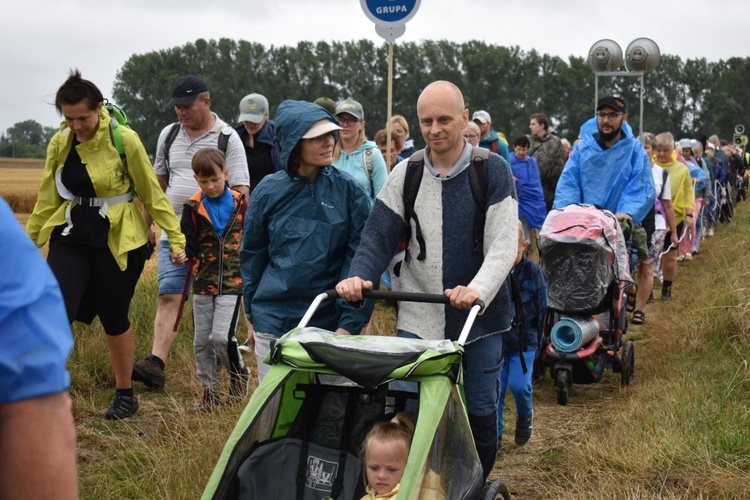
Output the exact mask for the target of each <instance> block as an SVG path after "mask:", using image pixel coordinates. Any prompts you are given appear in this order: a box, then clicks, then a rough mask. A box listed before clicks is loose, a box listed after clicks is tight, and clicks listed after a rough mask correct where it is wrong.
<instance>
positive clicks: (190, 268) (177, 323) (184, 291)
mask: <svg viewBox="0 0 750 500" xmlns="http://www.w3.org/2000/svg"><path fill="white" fill-rule="evenodd" d="M192 278H193V260H192V259H190V261H189V262H188V269H187V276H185V284H184V285H183V286H182V296H181V297H180V307H179V308H178V309H177V319H175V322H174V326H173V327H172V331H173V332H176V331H177V328H178V327H179V326H180V320H181V319H182V309H183V308H184V307H185V301H187V296H188V293H190V281H192Z"/></svg>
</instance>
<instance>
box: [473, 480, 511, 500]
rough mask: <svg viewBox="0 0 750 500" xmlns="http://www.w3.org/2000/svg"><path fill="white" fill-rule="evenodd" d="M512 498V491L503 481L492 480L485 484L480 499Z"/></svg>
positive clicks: (507, 499)
mask: <svg viewBox="0 0 750 500" xmlns="http://www.w3.org/2000/svg"><path fill="white" fill-rule="evenodd" d="M500 499H505V500H510V492H509V491H508V488H507V487H506V486H505V483H503V482H502V481H491V482H489V483H487V484H485V485H484V488H482V492H481V493H480V494H479V500H500Z"/></svg>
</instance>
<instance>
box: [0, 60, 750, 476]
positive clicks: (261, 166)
mask: <svg viewBox="0 0 750 500" xmlns="http://www.w3.org/2000/svg"><path fill="white" fill-rule="evenodd" d="M355 98H356V96H355ZM355 98H352V97H349V98H346V99H343V100H340V101H338V102H336V101H334V100H333V99H330V98H328V97H321V98H320V99H318V100H316V101H315V103H312V102H304V101H294V100H287V101H284V102H282V103H280V104H279V105H278V107H277V109H276V113H275V115H274V119H273V120H272V119H271V109H270V106H269V103H268V101H267V100H266V98H265V97H264V96H263V95H261V94H258V93H251V94H248V95H245V96H244V97H242V98H241V99H240V100H239V115H238V118H237V122H238V123H237V126H236V128H233V127H231V126H229V125H228V124H227V123H226V122H224V121H223V120H222V119H221V118H219V117H218V116H217V115H216V114H215V113H214V112H212V111H211V97H210V92H209V89H208V86H207V85H206V83H205V82H204V81H203V80H202V79H201V78H199V77H197V76H193V75H186V76H183V77H180V78H178V79H177V80H176V81H175V82H174V85H173V87H172V89H171V100H170V105H171V106H173V107H174V111H175V113H176V118H177V121H176V122H175V123H173V124H166V125H165V127H164V129H163V130H162V132H161V134H160V136H159V139H158V142H157V149H156V155H155V159H154V163H153V167H152V164H151V161H150V159H149V157H148V156H147V154H146V152H145V149H144V147H143V145H142V144H141V142H140V140H139V138H138V136H137V134H136V133H135V132H133V131H131V130H129V129H128V128H126V127H122V126H120V127H119V131H117V130H116V129H117V128H118V124H117V123H116V120H115V117H113V116H111V115H110V113H109V111H108V109H107V107H106V106H105V105H104V104H105V100H104V98H103V96H102V94H101V92H100V91H99V89H98V88H97V87H96V86H95V85H94V84H93V83H92V82H90V81H88V80H85V79H83V78H82V77H81V75H80V73H79V72H77V71H74V72H72V73H71V74H70V76H69V78H68V79H67V80H66V81H65V83H64V84H63V85H62V86H61V87H60V89H59V90H58V93H57V96H56V100H55V105H56V107H57V109H58V111H59V112H60V114H61V115H62V116H63V118H64V120H63V123H62V124H61V126H60V129H59V130H58V132H57V133H56V134H55V136H54V137H53V138H52V140H51V142H50V144H49V147H48V155H47V161H46V164H45V170H44V177H43V180H42V184H41V187H40V190H39V201H38V202H37V204H36V206H35V208H34V211H33V213H32V215H31V216H30V218H29V221H28V224H27V228H26V229H27V233H28V235H29V236H30V237H31V239H32V240H33V241H34V243H36V244H37V245H38V246H43V245H45V244H47V243H49V254H48V258H47V262H48V264H49V266H50V268H51V270H52V272H53V273H54V276H55V278H56V279H57V282H58V283H59V286H60V289H61V292H62V298H63V299H64V305H65V309H66V312H67V320H68V322H69V323H72V322H73V321H75V320H78V321H83V322H86V323H90V322H91V321H92V320H93V319H94V318H95V317H97V316H98V317H99V318H100V320H101V322H102V325H103V328H104V332H105V334H106V337H107V346H108V349H109V356H110V360H111V363H112V368H113V371H114V379H115V395H114V399H113V401H112V404H111V406H110V407H109V408H108V409H107V410H106V411H105V412H104V415H105V417H106V418H108V419H114V420H119V419H124V418H128V417H131V416H133V415H134V414H135V413H136V412H137V410H138V407H139V403H138V398H137V397H136V395H135V393H134V390H133V384H132V381H138V382H142V383H144V384H145V385H146V386H148V387H151V388H157V389H159V388H162V387H164V385H165V383H166V380H167V373H168V372H167V364H168V357H169V351H170V348H171V345H172V343H173V342H174V340H175V338H176V336H177V331H178V328H177V325H178V324H179V320H180V314H181V311H182V308H183V305H184V301H185V300H186V295H187V292H189V291H192V301H193V307H192V311H193V316H194V325H195V337H194V348H195V364H196V365H195V366H196V376H197V379H198V380H199V382H200V385H201V387H202V394H201V396H200V400H199V403H198V405H197V406H198V408H199V409H200V410H202V411H206V412H210V411H212V410H213V409H214V408H215V407H216V406H218V405H221V404H224V403H226V402H229V401H240V400H242V399H243V398H244V397H245V395H246V394H247V390H248V382H249V376H250V370H249V369H248V366H247V365H246V364H245V361H244V359H243V356H242V353H243V352H251V353H254V355H255V357H256V364H257V367H258V371H257V373H258V378H259V379H260V380H262V379H263V377H264V376H265V374H266V373H267V371H268V365H266V364H265V363H264V362H263V360H264V358H265V357H266V356H267V355H268V353H269V351H270V349H271V346H272V344H273V342H274V341H275V340H276V339H278V338H279V337H280V336H282V335H283V334H285V333H286V332H287V331H289V330H290V329H291V328H293V327H294V326H295V325H296V324H297V323H298V322H299V320H300V318H301V317H302V315H303V314H304V312H305V310H306V308H307V306H308V305H309V302H310V300H311V298H312V297H313V296H315V295H316V294H317V293H319V292H320V291H323V290H327V289H332V288H335V289H336V290H337V291H338V292H339V295H340V297H341V299H339V300H338V301H336V303H334V304H330V305H329V306H326V307H322V308H321V309H320V310H319V311H318V312H317V313H316V314H315V315H314V316H313V318H312V319H311V321H310V323H309V325H310V326H316V327H320V328H325V329H327V330H330V331H335V332H337V333H339V334H342V335H356V334H359V333H361V332H366V331H367V328H368V326H367V325H368V322H369V320H370V317H371V314H372V311H373V304H372V303H371V301H365V302H364V307H362V306H361V304H360V302H361V301H362V300H363V296H362V293H363V290H367V289H372V288H375V287H377V286H379V285H380V286H388V287H391V288H394V289H396V288H398V289H401V290H405V291H413V292H427V293H444V294H445V295H446V296H447V297H448V298H449V300H450V303H451V305H452V306H453V307H448V308H446V307H443V306H441V305H434V304H402V305H401V307H400V308H399V311H398V320H397V329H398V335H399V336H402V337H407V338H415V337H418V338H427V339H443V338H449V339H455V337H456V336H457V334H458V330H459V325H461V324H462V323H463V321H464V320H465V318H466V315H467V311H468V309H469V308H470V307H471V305H472V304H473V303H474V301H475V300H477V299H481V300H482V301H484V303H485V304H486V305H487V308H486V310H485V312H484V314H483V315H481V316H480V317H479V318H478V319H477V321H476V323H475V324H474V329H473V331H472V333H471V335H470V336H469V339H468V341H467V344H466V346H465V349H466V365H465V366H466V374H465V391H466V406H467V411H468V414H469V421H470V424H471V429H472V434H473V436H474V441H475V444H476V447H477V451H478V454H479V457H480V460H481V462H482V467H483V470H484V475H485V477H486V476H487V475H489V472H490V471H491V470H492V467H493V464H494V462H495V455H496V452H497V451H498V449H499V447H500V446H501V443H502V433H503V428H504V423H503V414H504V412H503V410H504V405H505V394H504V393H505V391H506V390H510V392H511V393H512V394H513V397H514V401H515V404H516V409H517V420H516V426H515V442H516V444H519V445H521V444H524V443H526V442H527V441H528V440H529V438H530V437H531V435H532V433H531V429H532V417H533V410H532V405H531V394H532V377H531V373H530V371H529V373H528V374H527V370H525V369H523V370H522V368H521V367H522V366H523V365H525V364H531V363H533V360H534V355H535V354H536V349H537V348H538V345H539V342H538V340H539V335H540V333H539V332H540V331H541V328H542V325H543V322H544V315H545V308H546V293H547V283H546V278H545V276H544V273H543V270H542V269H541V268H540V267H539V266H538V265H537V264H536V263H535V262H533V261H532V260H531V259H530V258H529V257H530V256H532V255H534V253H533V248H534V246H535V243H536V235H537V232H538V231H539V230H540V228H541V227H542V225H543V223H544V221H545V217H546V215H547V213H548V212H549V211H550V210H554V209H558V208H563V207H564V206H567V205H569V204H572V203H587V204H592V205H596V206H597V207H599V208H603V209H607V210H610V211H611V212H612V213H613V214H615V216H616V217H617V219H619V220H621V221H630V222H632V223H633V224H635V225H637V226H640V227H643V228H644V230H645V233H646V235H647V237H646V240H645V244H644V248H643V252H642V256H643V257H642V258H641V260H640V262H639V263H638V270H637V272H636V273H635V277H636V278H637V279H636V281H637V282H638V287H637V290H638V291H637V293H631V294H629V295H628V296H629V297H630V299H629V303H628V309H629V311H630V312H631V313H632V318H631V320H632V323H634V324H643V323H644V322H645V321H646V310H647V306H646V304H647V303H648V302H650V301H651V300H653V299H654V295H653V293H652V289H653V286H654V281H655V280H658V281H659V282H660V283H661V293H660V298H661V299H662V300H670V299H672V285H673V283H674V281H675V278H676V273H677V270H678V268H679V267H680V266H686V265H689V264H688V262H689V261H692V260H694V257H695V256H697V255H699V254H700V243H701V239H702V238H704V237H711V236H713V234H714V231H715V227H716V224H717V223H729V222H731V220H732V216H733V206H734V205H735V204H736V203H737V202H739V201H740V200H743V199H744V198H745V193H746V189H747V175H746V171H747V164H748V158H747V156H746V155H745V153H744V152H743V150H742V148H741V147H738V145H736V144H734V143H733V142H729V143H727V142H726V141H723V140H720V139H719V138H718V137H717V136H715V135H714V136H711V137H697V138H694V139H691V138H681V139H679V140H675V137H673V135H672V134H671V133H669V132H662V133H659V134H651V133H645V134H643V135H642V136H641V137H634V135H633V133H632V130H631V128H630V126H629V125H628V122H627V108H626V104H625V102H624V101H623V100H622V99H621V98H619V97H616V96H607V97H604V98H602V99H601V100H599V102H598V104H597V109H596V113H595V116H594V117H592V118H591V119H590V120H589V121H587V122H586V123H585V124H583V126H582V127H581V132H580V137H579V138H578V140H577V141H575V142H574V144H573V146H572V147H571V146H570V145H569V143H568V141H566V140H563V139H560V138H558V137H557V136H556V135H554V134H553V133H552V132H551V130H550V129H551V122H550V119H549V118H548V117H547V115H545V114H544V113H534V114H532V115H531V116H530V118H529V133H528V134H520V135H518V136H517V137H515V138H513V139H512V140H510V141H509V140H508V139H507V138H506V136H505V134H503V133H502V132H500V131H497V130H495V129H494V127H493V126H492V117H491V116H490V114H489V113H488V112H487V111H484V110H481V109H480V110H476V111H474V112H473V113H472V114H471V115H470V111H469V110H468V109H466V106H465V103H464V100H463V96H462V94H461V91H460V89H459V88H458V87H456V86H455V85H454V84H452V83H450V82H446V81H437V82H433V83H431V84H430V85H428V86H427V87H425V89H424V90H423V91H422V92H421V94H420V95H419V96H418V98H417V101H416V106H417V114H418V116H419V124H418V127H419V129H420V131H421V135H422V138H423V140H424V142H425V144H426V148H425V149H422V150H416V149H415V148H414V141H413V140H412V139H411V138H410V127H409V124H408V123H407V121H406V120H405V119H404V117H403V116H401V115H394V116H393V117H392V119H391V120H390V122H389V123H388V124H385V126H383V128H382V129H381V130H378V131H377V132H376V133H375V134H374V135H373V139H374V140H369V139H368V136H367V133H366V127H365V125H366V122H365V116H366V113H365V110H364V109H363V107H362V105H361V104H360V103H359V102H358V101H357V100H356V99H355ZM469 116H471V119H469ZM116 138H119V141H121V147H122V148H123V149H122V151H120V150H118V148H117V145H116V142H117V141H116V140H115V139H116ZM477 164H484V166H485V167H486V174H485V176H486V177H485V178H484V180H483V182H484V183H486V186H484V187H483V189H484V191H485V197H484V200H483V202H484V203H485V205H484V206H481V205H480V204H479V203H478V202H476V201H475V196H474V195H475V191H474V190H475V189H476V187H475V185H474V184H475V181H474V180H472V179H474V177H473V176H474V175H475V173H474V169H475V168H476V167H475V166H476V165H477ZM411 167H417V168H418V169H419V171H420V174H419V177H417V178H416V181H415V180H414V178H411V177H407V175H406V171H407V168H411ZM422 172H423V173H426V174H427V175H423V173H422ZM414 182H416V183H417V189H418V191H416V192H415V193H416V194H414V195H413V196H414V199H413V200H411V204H412V205H413V206H407V203H406V201H405V200H406V196H405V194H404V192H405V186H406V184H407V183H414ZM136 198H137V199H138V200H140V204H136V203H133V201H134V200H135V199H136ZM139 207H140V208H139ZM154 223H155V224H157V225H158V226H159V228H160V229H161V241H156V239H155V233H154V231H153V227H152V224H154ZM154 249H156V254H157V259H158V266H157V267H158V271H157V277H158V307H157V311H156V315H155V318H154V334H153V345H152V348H151V351H150V352H149V353H148V354H147V355H146V356H145V357H143V358H142V359H140V360H138V361H137V362H134V360H135V357H136V356H135V354H136V353H135V341H134V338H135V337H134V336H135V332H134V330H133V327H132V324H131V322H130V320H129V316H130V315H131V314H136V313H137V311H133V310H131V307H130V306H131V300H132V298H133V294H134V291H135V286H136V283H137V282H138V279H139V277H140V274H141V272H142V270H143V267H144V263H145V261H146V259H148V258H149V257H150V255H151V252H152V251H153V250H154ZM678 263H682V264H680V265H678ZM511 280H513V281H517V282H518V286H519V287H520V290H521V297H522V299H523V300H522V306H523V309H524V316H525V317H526V318H527V321H526V330H525V331H524V332H518V331H517V329H516V327H517V323H516V322H514V321H512V319H513V318H514V317H515V316H516V315H517V313H518V311H516V310H515V305H514V303H513V302H512V301H511V294H510V291H509V289H510V283H511ZM190 283H192V287H191V290H188V288H187V287H188V284H190ZM657 295H658V293H657ZM240 321H245V323H246V325H247V330H248V336H247V339H246V341H245V342H244V344H243V343H240V342H239V341H238V339H237V338H236V332H237V326H238V323H239V322H240ZM66 326H67V325H66ZM519 335H522V336H525V341H524V340H523V339H520V337H519ZM519 341H520V343H521V345H525V351H524V352H519V349H518V344H519ZM521 357H523V359H521ZM220 366H221V367H223V368H225V369H226V371H227V373H228V374H229V389H228V391H223V390H222V389H221V387H220V377H219V376H218V368H219V367H220ZM63 385H64V384H63ZM59 386H60V384H57V385H56V387H55V390H59V389H60V387H59ZM52 392H54V391H52ZM0 402H2V401H0Z"/></svg>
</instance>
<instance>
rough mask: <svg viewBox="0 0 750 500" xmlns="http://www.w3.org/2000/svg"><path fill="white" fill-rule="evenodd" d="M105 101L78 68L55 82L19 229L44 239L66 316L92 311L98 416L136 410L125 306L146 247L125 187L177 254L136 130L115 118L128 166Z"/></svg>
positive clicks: (167, 207) (171, 219)
mask: <svg viewBox="0 0 750 500" xmlns="http://www.w3.org/2000/svg"><path fill="white" fill-rule="evenodd" d="M103 103H104V98H103V97H102V93H101V92H100V91H99V89H98V88H97V87H96V85H94V84H93V83H92V82H90V81H88V80H84V79H83V78H81V74H80V72H78V71H77V70H76V71H72V72H71V73H70V76H69V78H68V79H67V80H66V81H65V83H64V84H63V85H62V86H61V87H60V89H59V90H58V91H57V95H56V97H55V107H56V108H57V111H58V112H59V113H60V114H61V115H62V116H63V118H64V121H63V123H62V124H61V126H60V129H59V130H58V131H57V133H56V134H55V135H54V136H53V137H52V139H51V140H50V143H49V145H48V146H47V160H46V162H45V165H44V175H43V177H42V183H41V185H40V187H39V196H38V200H37V203H36V205H35V206H34V211H33V213H32V214H31V216H30V217H29V221H28V223H27V226H26V230H27V232H28V234H29V236H30V237H31V239H32V240H34V242H35V243H36V244H37V245H38V246H39V247H41V246H43V245H44V244H45V243H47V242H48V241H49V252H48V256H47V262H48V264H49V266H50V268H51V269H52V271H53V272H54V274H55V277H56V278H57V280H58V282H59V283H60V289H61V291H62V294H63V298H64V299H65V306H66V308H67V312H68V319H69V321H70V322H71V323H72V322H73V321H74V320H78V321H83V322H85V323H91V321H93V319H94V318H95V317H96V316H97V315H98V316H99V319H100V320H101V322H102V326H103V327H104V331H105V332H106V334H107V345H108V348H109V357H110V360H111V362H112V366H113V369H114V372H115V384H116V393H115V398H114V402H113V403H112V406H111V407H110V408H109V409H108V410H107V411H106V413H105V417H106V418H108V419H122V418H126V417H130V416H132V415H133V414H134V413H135V412H136V411H137V410H138V400H137V399H136V398H135V396H134V394H133V386H132V383H131V380H130V378H131V375H132V371H133V359H134V351H135V337H134V333H133V327H132V326H131V324H130V321H129V319H128V310H129V308H130V301H131V299H132V297H133V292H134V291H135V285H136V283H137V282H138V278H139V277H140V275H141V272H142V271H143V265H144V263H145V261H146V259H147V258H148V257H149V256H150V250H149V248H148V231H149V228H148V227H147V225H146V221H145V220H144V218H143V215H142V213H141V210H140V208H139V207H138V205H137V204H136V203H135V200H134V194H133V193H134V192H135V193H137V197H138V198H139V199H140V200H141V202H142V203H143V206H144V207H145V209H146V210H148V212H149V213H150V214H151V216H152V217H153V218H154V220H155V221H156V222H157V223H158V224H159V226H160V227H161V228H162V230H164V231H165V232H166V233H167V235H168V237H169V242H170V245H171V250H172V255H171V256H172V259H173V261H174V262H175V263H183V262H184V261H185V252H184V248H185V237H184V235H183V234H182V233H181V232H180V222H179V220H178V219H177V217H176V216H175V214H174V211H173V210H172V205H171V204H170V203H169V200H168V199H167V197H166V195H165V194H164V192H163V191H162V189H161V188H160V187H159V183H158V182H157V180H156V176H155V175H154V171H153V168H152V167H151V163H150V161H149V159H148V156H147V155H146V151H145V149H144V147H143V144H141V141H140V139H139V138H138V135H137V134H136V133H135V132H133V131H132V130H130V129H128V128H125V127H122V126H120V127H119V129H120V130H119V135H120V136H121V138H122V143H123V145H124V150H125V158H126V164H127V173H126V171H125V169H124V166H123V162H122V160H121V158H120V154H119V153H118V152H117V149H116V148H115V146H114V144H113V140H114V133H113V132H112V131H111V129H110V125H115V124H116V122H112V120H114V118H112V117H110V115H109V113H108V112H107V110H106V108H105V107H104V106H103ZM131 186H132V187H131Z"/></svg>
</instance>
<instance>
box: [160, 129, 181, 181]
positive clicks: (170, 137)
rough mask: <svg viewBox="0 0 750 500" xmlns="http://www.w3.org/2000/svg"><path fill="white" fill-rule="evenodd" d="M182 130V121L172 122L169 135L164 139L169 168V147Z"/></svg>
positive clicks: (165, 159)
mask: <svg viewBox="0 0 750 500" xmlns="http://www.w3.org/2000/svg"><path fill="white" fill-rule="evenodd" d="M179 132H180V122H176V123H173V124H172V128H170V129H169V133H168V134H167V137H166V138H165V139H164V163H166V164H167V169H169V148H171V147H172V143H173V142H174V140H175V139H176V138H177V134H178V133H179Z"/></svg>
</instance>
